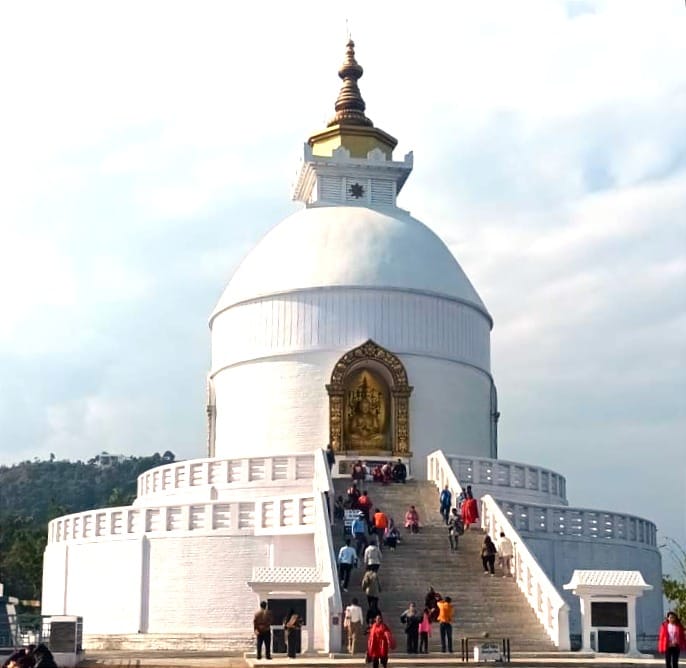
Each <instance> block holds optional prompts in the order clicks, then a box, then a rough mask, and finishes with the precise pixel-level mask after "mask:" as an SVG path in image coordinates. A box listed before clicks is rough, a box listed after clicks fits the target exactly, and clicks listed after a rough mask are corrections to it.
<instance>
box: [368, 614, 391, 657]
mask: <svg viewBox="0 0 686 668" xmlns="http://www.w3.org/2000/svg"><path fill="white" fill-rule="evenodd" d="M392 649H395V639H394V638H393V634H392V633H391V629H389V628H388V626H386V624H384V622H383V618H382V617H381V615H380V614H378V615H377V616H376V619H375V620H374V623H373V624H372V625H371V627H370V629H369V637H368V639H367V663H369V662H371V663H372V666H373V668H379V664H380V665H382V666H383V668H386V666H387V665H388V654H389V652H390V651H391V650H392Z"/></svg>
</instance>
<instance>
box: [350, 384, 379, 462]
mask: <svg viewBox="0 0 686 668" xmlns="http://www.w3.org/2000/svg"><path fill="white" fill-rule="evenodd" d="M349 398H350V399H351V402H350V409H352V410H350V409H349V412H348V414H349V421H348V435H349V438H350V446H351V447H352V449H354V450H375V449H376V450H378V449H380V448H383V447H384V445H385V442H386V437H385V435H384V429H383V427H384V425H383V414H384V397H383V394H382V393H381V392H379V391H377V390H374V389H373V388H370V387H369V385H368V383H367V378H366V377H363V379H362V383H361V384H360V386H359V387H358V389H357V390H356V391H354V392H351V393H350V395H349Z"/></svg>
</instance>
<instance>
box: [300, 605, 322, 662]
mask: <svg viewBox="0 0 686 668" xmlns="http://www.w3.org/2000/svg"><path fill="white" fill-rule="evenodd" d="M305 601H306V603H305V616H306V617H307V625H306V632H307V645H306V646H305V647H304V648H303V650H304V651H305V652H312V651H313V649H314V626H315V623H314V594H308V595H307V598H306V599H305ZM323 623H324V624H326V620H324V621H323Z"/></svg>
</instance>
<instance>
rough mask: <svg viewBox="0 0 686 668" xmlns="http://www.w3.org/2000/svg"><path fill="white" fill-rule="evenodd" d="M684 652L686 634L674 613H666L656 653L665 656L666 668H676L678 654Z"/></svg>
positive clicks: (685, 648)
mask: <svg viewBox="0 0 686 668" xmlns="http://www.w3.org/2000/svg"><path fill="white" fill-rule="evenodd" d="M682 649H684V650H686V634H685V633H684V627H683V625H682V624H681V622H680V621H679V618H678V617H677V615H676V613H675V612H671V611H670V612H668V613H667V619H665V621H664V622H662V625H661V626H660V634H659V636H658V639H657V651H658V652H662V653H663V654H664V655H665V663H666V665H667V668H677V666H678V665H679V654H680V653H681V650H682Z"/></svg>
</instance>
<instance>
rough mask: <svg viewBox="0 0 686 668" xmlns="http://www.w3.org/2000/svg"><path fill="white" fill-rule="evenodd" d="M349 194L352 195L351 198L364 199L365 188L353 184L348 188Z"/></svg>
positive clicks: (358, 184)
mask: <svg viewBox="0 0 686 668" xmlns="http://www.w3.org/2000/svg"><path fill="white" fill-rule="evenodd" d="M348 192H349V193H350V196H351V197H354V198H355V199H360V197H364V192H365V191H364V186H363V185H362V184H360V183H357V182H355V183H351V184H350V185H349V186H348Z"/></svg>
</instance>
